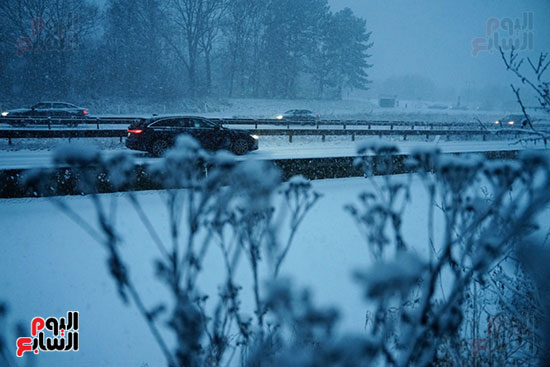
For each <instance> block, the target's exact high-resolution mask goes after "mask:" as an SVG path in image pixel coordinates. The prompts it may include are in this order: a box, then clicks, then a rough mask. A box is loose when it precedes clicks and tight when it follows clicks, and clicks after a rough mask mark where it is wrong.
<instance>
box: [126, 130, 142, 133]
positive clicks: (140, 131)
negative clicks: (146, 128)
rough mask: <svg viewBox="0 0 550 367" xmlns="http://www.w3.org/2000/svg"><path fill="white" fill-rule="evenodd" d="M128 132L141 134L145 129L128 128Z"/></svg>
mask: <svg viewBox="0 0 550 367" xmlns="http://www.w3.org/2000/svg"><path fill="white" fill-rule="evenodd" d="M128 132H129V133H131V134H141V133H142V132H143V130H139V129H128Z"/></svg>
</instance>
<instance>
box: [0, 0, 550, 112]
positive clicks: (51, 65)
mask: <svg viewBox="0 0 550 367" xmlns="http://www.w3.org/2000/svg"><path fill="white" fill-rule="evenodd" d="M17 9H23V11H19V10H17ZM525 16H530V17H532V25H529V26H528V27H527V29H526V28H525V25H523V29H519V28H517V29H516V30H515V31H514V33H513V35H507V34H506V32H505V30H504V31H503V29H498V30H495V31H493V34H491V35H489V34H488V22H490V20H496V21H497V22H501V23H503V21H504V19H510V20H512V21H513V22H519V23H521V22H523V21H524V19H526V18H524V17H525ZM549 18H550V1H547V0H538V1H535V0H529V1H511V0H507V1H494V0H478V1H474V0H467V1H463V2H460V3H454V2H450V1H435V0H419V1H415V2H410V1H406V0H393V1H382V0H369V1H364V0H329V1H326V0H232V1H229V0H169V1H160V0H136V1H130V0H89V1H84V0H45V1H43V2H38V3H36V2H29V1H25V0H4V1H3V2H2V4H0V19H1V21H0V100H1V101H2V102H4V103H6V102H7V103H10V102H11V101H17V102H21V103H23V102H25V103H27V102H28V103H31V102H35V101H38V100H44V99H61V100H69V101H73V102H77V103H78V101H90V100H102V99H104V100H110V99H116V100H117V101H123V102H128V103H134V102H136V101H140V102H143V101H150V102H158V101H172V100H178V99H198V100H205V99H219V98H222V99H223V98H270V99H298V98H300V99H331V100H338V99H350V98H354V99H363V98H365V99H376V98H378V97H379V96H381V95H387V94H389V95H396V96H397V98H398V99H403V100H413V101H414V100H417V101H431V102H433V103H444V104H457V103H458V101H459V98H460V103H462V104H464V105H467V106H469V107H470V108H482V109H499V108H505V107H507V106H510V104H513V103H514V100H515V98H514V96H513V94H512V91H511V89H510V86H509V85H510V83H511V82H513V81H515V80H514V79H513V77H512V75H510V74H509V73H507V72H506V69H505V66H504V64H503V62H502V60H501V58H500V55H499V53H498V51H497V49H496V48H495V47H493V48H492V49H481V50H480V49H478V50H477V52H475V47H474V41H475V40H476V39H477V40H478V45H479V44H480V43H479V40H480V39H481V43H483V42H485V41H487V44H486V45H488V42H490V40H491V39H492V36H493V35H494V33H499V35H500V36H501V41H502V40H503V39H504V40H505V39H506V37H508V38H509V39H516V38H521V36H522V35H523V34H525V35H527V34H528V35H529V37H531V38H530V43H528V44H527V46H526V47H521V49H520V56H521V57H537V55H538V54H539V53H540V52H545V51H546V52H547V51H548V50H550V38H549V37H548V35H550V22H548V19H549ZM519 25H520V27H521V24H519Z"/></svg>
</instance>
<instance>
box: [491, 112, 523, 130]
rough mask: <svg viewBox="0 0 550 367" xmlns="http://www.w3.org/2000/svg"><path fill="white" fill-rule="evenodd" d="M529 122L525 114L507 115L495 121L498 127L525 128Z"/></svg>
mask: <svg viewBox="0 0 550 367" xmlns="http://www.w3.org/2000/svg"><path fill="white" fill-rule="evenodd" d="M527 124H528V121H527V118H525V116H524V115H507V116H504V117H503V118H501V119H498V120H496V121H495V125H496V126H498V127H520V128H524V127H526V126H527Z"/></svg>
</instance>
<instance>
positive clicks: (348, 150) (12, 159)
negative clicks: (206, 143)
mask: <svg viewBox="0 0 550 367" xmlns="http://www.w3.org/2000/svg"><path fill="white" fill-rule="evenodd" d="M410 139H411V138H410ZM479 139H480V138H479ZM365 141H378V142H389V143H393V144H395V145H397V146H398V147H399V148H400V151H401V152H403V153H407V152H410V151H411V149H414V148H415V147H439V148H440V149H441V151H442V152H446V153H459V152H485V151H505V150H517V149H547V147H545V146H544V144H543V143H542V142H541V141H538V142H534V141H516V140H490V141H489V140H488V141H481V140H477V141H475V140H458V141H455V140H451V141H446V140H445V137H441V136H435V137H433V138H431V139H430V140H429V141H424V140H412V139H411V140H407V141H403V140H402V137H395V138H394V139H391V138H383V139H379V138H378V137H370V136H369V137H361V136H358V137H357V139H356V141H355V142H353V141H351V137H344V136H327V137H326V140H325V141H324V142H323V141H321V137H320V136H296V137H293V142H292V143H289V141H288V137H286V136H266V137H260V149H259V150H257V151H254V152H251V153H249V154H247V155H246V156H244V157H242V159H290V158H321V157H349V156H355V155H356V151H357V149H356V147H357V144H361V143H362V142H365ZM67 143H69V141H68V139H42V140H33V139H21V140H17V141H15V142H14V144H12V145H11V146H10V145H8V144H7V143H5V144H2V143H0V169H27V168H36V167H50V166H51V161H52V153H51V151H52V150H53V149H54V148H55V147H57V146H59V145H60V144H67ZM70 144H75V145H76V146H86V147H90V146H93V147H95V148H97V149H101V150H102V151H103V153H104V154H106V155H111V154H116V153H120V152H122V151H126V152H128V154H132V155H134V156H135V157H136V159H137V161H138V162H140V163H150V162H154V161H156V160H157V159H156V158H152V157H148V156H147V155H146V154H145V153H141V152H136V151H130V150H128V149H126V148H125V147H124V143H120V142H119V140H118V139H71V142H70ZM3 149H6V150H3Z"/></svg>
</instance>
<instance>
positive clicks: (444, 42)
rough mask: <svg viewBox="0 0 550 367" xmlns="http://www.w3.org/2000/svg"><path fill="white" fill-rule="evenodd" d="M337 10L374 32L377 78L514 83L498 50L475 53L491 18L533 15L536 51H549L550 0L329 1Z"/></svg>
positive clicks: (439, 82)
mask: <svg viewBox="0 0 550 367" xmlns="http://www.w3.org/2000/svg"><path fill="white" fill-rule="evenodd" d="M329 4H330V5H331V8H332V9H333V10H334V11H338V10H340V9H342V8H344V7H349V8H351V9H352V10H353V11H354V12H355V13H356V15H358V16H361V17H363V18H365V19H366V20H367V27H368V28H369V30H371V31H372V32H373V34H372V36H371V39H372V41H373V42H374V46H373V48H372V49H371V53H372V55H373V56H372V58H371V59H370V62H371V63H372V64H374V67H373V68H372V69H370V70H369V74H370V77H371V78H372V79H374V80H375V81H376V80H381V79H385V78H388V77H392V76H399V75H404V74H419V75H423V76H428V77H431V79H432V80H433V81H434V82H435V83H436V84H437V85H440V86H445V87H450V86H454V87H459V88H461V87H467V86H468V85H470V86H474V87H479V86H482V85H485V84H493V83H494V84H501V83H503V84H509V82H510V80H512V79H511V77H510V75H509V74H507V73H506V71H505V67H504V65H503V63H502V60H501V59H500V55H499V53H498V51H497V52H494V53H490V52H488V51H483V52H480V53H479V54H478V55H477V56H476V57H474V56H473V55H472V50H473V46H472V41H473V40H474V39H475V38H479V37H485V36H486V29H487V21H488V19H490V18H493V17H494V18H497V19H502V18H504V17H510V18H512V19H515V18H522V16H523V13H524V12H533V14H534V27H533V35H534V50H533V51H531V52H523V53H522V54H521V55H524V56H537V57H538V53H539V52H540V51H545V52H549V51H550V0H515V1H514V0H463V1H449V0H414V1H413V0H329Z"/></svg>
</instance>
